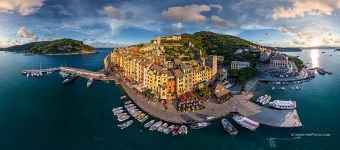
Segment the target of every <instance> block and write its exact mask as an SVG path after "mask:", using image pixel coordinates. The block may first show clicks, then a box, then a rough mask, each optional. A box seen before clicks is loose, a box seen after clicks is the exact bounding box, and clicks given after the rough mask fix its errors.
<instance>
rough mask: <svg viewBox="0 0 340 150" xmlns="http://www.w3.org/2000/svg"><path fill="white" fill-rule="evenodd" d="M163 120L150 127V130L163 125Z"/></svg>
mask: <svg viewBox="0 0 340 150" xmlns="http://www.w3.org/2000/svg"><path fill="white" fill-rule="evenodd" d="M162 123H163V122H162V121H157V122H156V123H155V124H153V125H152V126H151V127H150V128H149V130H151V131H154V130H156V129H157V128H158V127H160V126H161V125H162Z"/></svg>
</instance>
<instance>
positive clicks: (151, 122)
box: [144, 120, 155, 128]
mask: <svg viewBox="0 0 340 150" xmlns="http://www.w3.org/2000/svg"><path fill="white" fill-rule="evenodd" d="M153 123H155V120H150V121H149V122H147V123H146V124H144V128H149V127H150V126H151V125H152V124H153Z"/></svg>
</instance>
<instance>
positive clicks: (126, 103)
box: [124, 101, 132, 105]
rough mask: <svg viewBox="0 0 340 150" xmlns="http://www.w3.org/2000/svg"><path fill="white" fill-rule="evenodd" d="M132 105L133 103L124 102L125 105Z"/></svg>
mask: <svg viewBox="0 0 340 150" xmlns="http://www.w3.org/2000/svg"><path fill="white" fill-rule="evenodd" d="M131 103H132V101H126V102H124V104H125V105H129V104H131Z"/></svg>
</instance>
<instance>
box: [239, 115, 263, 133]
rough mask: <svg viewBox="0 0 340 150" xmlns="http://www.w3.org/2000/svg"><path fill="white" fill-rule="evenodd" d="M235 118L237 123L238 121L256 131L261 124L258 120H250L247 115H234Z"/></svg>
mask: <svg viewBox="0 0 340 150" xmlns="http://www.w3.org/2000/svg"><path fill="white" fill-rule="evenodd" d="M233 119H234V120H235V122H236V123H238V124H239V125H240V126H242V127H244V128H246V129H249V130H251V131H255V130H256V129H257V128H258V127H259V126H260V124H259V123H258V122H256V121H253V120H250V119H248V118H247V117H244V116H241V115H234V116H233Z"/></svg>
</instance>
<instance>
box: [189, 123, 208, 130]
mask: <svg viewBox="0 0 340 150" xmlns="http://www.w3.org/2000/svg"><path fill="white" fill-rule="evenodd" d="M210 124H211V123H210V122H197V123H193V124H191V125H190V128H191V129H202V128H205V127H207V126H209V125H210Z"/></svg>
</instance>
